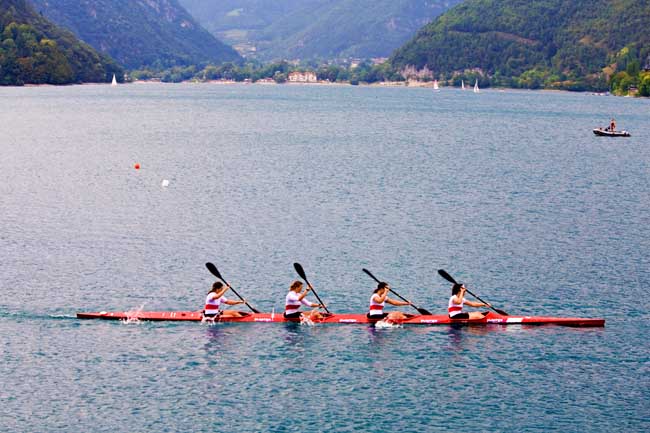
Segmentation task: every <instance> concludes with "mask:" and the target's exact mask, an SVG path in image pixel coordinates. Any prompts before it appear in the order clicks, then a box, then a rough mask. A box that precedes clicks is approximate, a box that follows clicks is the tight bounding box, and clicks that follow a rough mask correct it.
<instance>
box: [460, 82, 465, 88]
mask: <svg viewBox="0 0 650 433" xmlns="http://www.w3.org/2000/svg"><path fill="white" fill-rule="evenodd" d="M460 90H465V82H464V81H463V80H460Z"/></svg>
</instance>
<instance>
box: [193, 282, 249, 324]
mask: <svg viewBox="0 0 650 433" xmlns="http://www.w3.org/2000/svg"><path fill="white" fill-rule="evenodd" d="M228 289H229V287H228V286H224V285H223V283H222V282H220V281H216V282H215V283H214V284H212V289H211V290H210V291H209V292H208V295H207V296H206V298H205V306H204V307H203V318H204V319H209V320H215V319H218V318H220V317H244V316H248V314H249V313H246V312H244V311H236V310H222V309H221V305H222V304H226V305H239V304H243V303H245V302H246V301H245V300H242V301H235V300H232V299H227V298H226V297H225V296H224V295H225V293H226V292H227V291H228Z"/></svg>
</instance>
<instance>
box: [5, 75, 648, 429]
mask: <svg viewBox="0 0 650 433" xmlns="http://www.w3.org/2000/svg"><path fill="white" fill-rule="evenodd" d="M0 101H1V104H0V227H1V229H0V245H1V246H2V247H1V248H0V291H1V293H2V297H1V298H0V382H1V383H0V431H3V432H23V431H43V432H49V431H57V430H60V431H134V432H143V431H148V432H167V431H169V432H171V431H223V432H229V431H233V432H234V431H237V432H241V431H244V432H254V431H286V432H302V431H343V432H362V431H363V432H383V431H413V432H420V431H452V430H453V431H468V432H469V431H513V432H514V431H593V432H602V431H647V430H648V429H650V421H649V419H648V413H650V350H649V349H648V337H647V335H648V333H649V332H650V321H649V319H650V313H648V305H649V303H648V289H650V271H649V269H650V258H649V252H650V233H649V229H648V227H650V210H649V208H648V203H650V165H649V162H650V146H649V140H648V137H649V136H650V122H649V121H648V120H649V117H650V116H649V114H650V101H648V100H640V99H630V98H615V97H598V96H592V95H586V94H568V93H542V92H515V91H506V92H501V91H485V92H482V93H481V94H479V95H474V94H473V93H471V92H465V93H464V92H460V91H458V90H450V89H443V90H442V91H440V92H439V93H433V92H432V91H431V90H429V89H405V88H363V87H298V86H293V87H292V86H268V87H265V86H244V85H242V86H216V85H130V86H120V87H118V88H116V89H113V88H110V87H108V86H74V87H60V88H59V87H41V88H22V89H18V88H0ZM612 116H613V117H616V119H617V122H618V125H619V127H620V128H622V129H627V130H629V131H631V133H632V137H631V138H629V139H607V138H599V137H595V136H594V135H593V134H592V133H591V129H592V128H593V127H595V126H598V125H604V124H606V122H607V121H608V120H609V118H610V117H612ZM136 162H138V163H140V164H141V166H142V169H141V170H139V171H136V170H134V169H133V164H134V163H136ZM163 179H167V180H169V181H170V185H169V187H167V188H162V187H161V182H162V180H163ZM206 261H212V262H214V263H215V264H216V265H217V266H218V268H219V269H220V271H221V273H222V274H223V275H224V277H225V278H226V279H228V280H230V282H231V283H232V285H233V286H234V287H235V288H236V289H238V291H239V292H240V293H242V294H244V295H245V296H246V297H247V298H248V300H249V301H250V302H251V303H252V304H253V305H254V306H256V307H257V308H258V309H260V310H265V311H270V310H272V309H275V310H276V311H279V310H281V309H282V306H283V300H284V295H285V293H286V289H287V286H288V284H289V283H290V282H291V281H292V280H293V279H295V278H296V275H295V273H294V271H293V268H292V266H291V264H292V263H293V262H294V261H298V262H300V263H302V265H303V266H304V268H305V270H306V272H307V275H308V277H309V279H310V281H311V282H312V284H313V285H314V286H315V287H316V289H317V291H318V293H319V294H320V296H321V297H322V298H323V299H324V300H325V301H326V302H327V303H328V305H329V306H330V309H331V310H334V311H339V312H361V311H365V308H366V306H367V301H368V298H369V296H370V292H371V290H372V288H373V282H372V281H371V280H370V279H369V278H368V277H367V276H366V275H365V274H364V273H362V272H361V269H362V268H363V267H365V268H368V269H370V270H371V271H372V272H373V273H374V274H375V275H377V276H378V277H379V278H382V279H384V280H387V281H389V282H390V283H391V284H392V286H393V288H395V289H396V290H397V291H398V292H399V293H400V294H402V295H403V296H405V297H407V298H410V299H412V300H413V301H415V303H416V304H418V305H420V306H423V307H426V308H428V309H430V310H432V311H436V312H443V311H444V308H445V307H446V303H447V299H448V296H449V285H448V284H446V283H445V282H444V281H443V280H442V279H441V278H440V277H438V276H437V275H436V269H438V268H445V269H447V270H448V271H449V272H450V273H451V274H452V275H454V276H455V277H457V279H460V280H463V281H464V282H466V283H467V285H468V286H469V287H470V290H472V291H473V292H474V293H476V294H478V295H479V296H481V297H482V298H485V299H486V300H489V301H490V302H492V303H493V304H494V305H495V306H498V307H499V308H502V309H504V310H506V311H508V312H510V313H511V314H513V313H514V314H536V315H565V316H587V317H604V318H606V319H607V326H606V328H604V329H582V330H581V329H571V328H555V327H538V328H535V327H533V328H530V327H523V328H522V327H517V326H512V327H507V328H505V327H489V328H461V329H452V328H446V327H440V328H435V327H431V328H417V329H416V328H396V329H377V330H376V329H373V328H367V327H365V326H315V327H309V326H298V325H287V326H285V325H262V324H236V325H233V324H230V325H224V324H219V325H216V326H207V325H200V324H195V323H194V324H165V323H154V324H151V323H140V324H129V325H127V324H122V323H113V322H101V321H79V320H77V319H75V316H74V315H75V313H76V312H77V311H96V310H124V309H133V308H138V307H144V308H145V309H147V310H159V309H165V310H187V309H192V310H193V309H199V308H200V307H201V304H202V301H203V298H204V295H205V293H206V292H207V290H208V288H209V286H210V284H211V282H212V281H213V280H212V278H211V276H210V275H209V273H208V272H207V271H206V270H205V268H204V263H205V262H206Z"/></svg>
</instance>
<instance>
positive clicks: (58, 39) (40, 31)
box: [0, 0, 124, 85]
mask: <svg viewBox="0 0 650 433" xmlns="http://www.w3.org/2000/svg"><path fill="white" fill-rule="evenodd" d="M113 74H116V75H117V76H118V77H121V76H122V75H123V74H124V71H123V70H122V68H121V67H119V66H118V65H117V64H116V63H115V62H114V61H113V60H112V59H110V58H109V57H108V56H106V55H102V54H99V53H97V52H96V51H95V50H94V49H93V48H91V47H90V46H88V45H86V44H85V43H83V42H81V41H79V40H78V39H77V38H76V37H75V36H74V35H73V34H72V33H70V32H69V31H67V30H63V29H60V28H58V27H57V26H55V25H54V24H53V23H51V22H50V21H48V20H47V19H45V18H43V17H42V16H40V15H39V14H37V13H36V12H35V11H34V9H33V8H32V7H31V5H29V4H28V3H27V2H26V1H25V0H0V85H23V84H72V83H89V82H108V81H110V79H111V77H112V76H113Z"/></svg>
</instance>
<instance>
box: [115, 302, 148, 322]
mask: <svg viewBox="0 0 650 433" xmlns="http://www.w3.org/2000/svg"><path fill="white" fill-rule="evenodd" d="M144 305H145V304H142V305H140V306H139V307H138V308H134V309H132V310H129V311H125V312H124V314H125V315H126V319H122V320H120V322H122V323H124V324H125V325H131V324H138V323H140V313H142V310H144Z"/></svg>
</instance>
